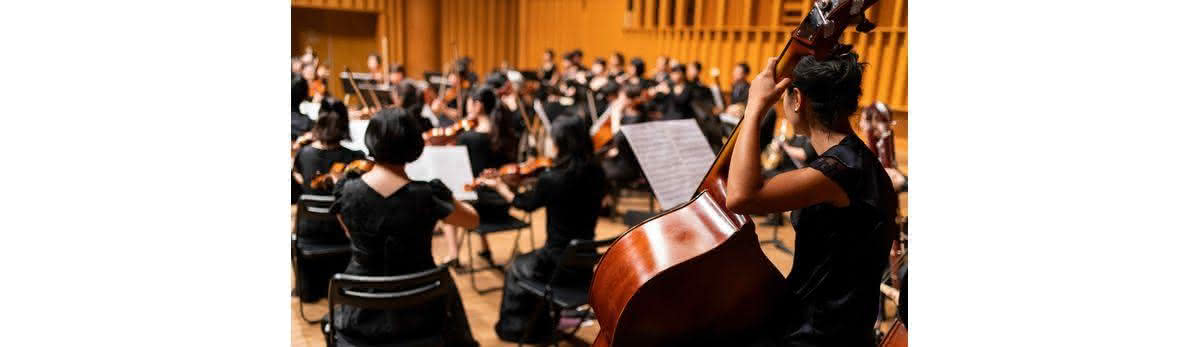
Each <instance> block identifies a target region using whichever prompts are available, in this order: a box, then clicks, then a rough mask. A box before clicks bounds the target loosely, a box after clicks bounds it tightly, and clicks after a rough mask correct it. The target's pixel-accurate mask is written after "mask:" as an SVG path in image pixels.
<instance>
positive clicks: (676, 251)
mask: <svg viewBox="0 0 1200 347" xmlns="http://www.w3.org/2000/svg"><path fill="white" fill-rule="evenodd" d="M876 2H877V0H834V1H818V2H816V3H814V5H813V9H812V10H811V11H810V12H809V14H808V16H806V17H805V19H804V21H803V22H802V23H801V24H800V26H799V27H798V28H796V29H795V30H794V31H792V33H791V37H790V39H789V40H788V42H787V44H786V45H785V46H784V49H783V52H782V53H781V54H780V59H779V63H778V64H779V65H777V66H776V72H777V73H780V72H782V73H783V74H787V73H790V72H791V71H792V68H793V67H794V66H795V65H796V63H798V62H799V60H800V58H801V57H803V56H806V55H812V56H815V57H816V58H817V59H824V58H826V57H828V56H830V55H831V53H833V49H834V47H835V46H836V44H837V41H838V38H840V37H841V36H842V35H841V34H842V31H843V30H845V29H846V27H847V26H848V25H849V24H852V23H858V26H857V29H858V30H859V31H869V30H870V29H871V28H872V25H871V24H870V23H869V22H868V21H866V18H865V16H863V11H864V10H865V9H866V8H867V7H869V6H871V5H873V4H875V3H876ZM776 78H777V79H778V78H779V77H778V76H777V77H776ZM742 125H743V124H742V122H741V121H739V122H738V127H739V128H740V127H741V126H742ZM750 126H754V125H750ZM740 133H741V132H740V131H738V130H737V129H735V130H734V133H733V134H734V135H733V136H731V137H730V139H729V141H727V142H726V143H725V146H724V147H722V149H721V151H720V153H719V154H718V155H717V157H716V160H715V161H714V162H713V164H712V166H711V167H709V170H708V172H707V173H706V174H705V176H704V178H703V179H702V180H701V182H700V185H699V187H697V188H696V191H695V193H694V194H693V197H692V200H690V201H688V202H687V203H685V204H683V205H680V206H678V207H675V208H672V209H670V210H667V211H664V212H663V213H661V214H659V215H657V216H655V217H652V218H650V219H648V220H646V221H644V222H642V223H641V224H638V225H636V226H634V227H633V228H631V229H630V230H629V231H626V232H625V233H624V234H623V235H621V236H620V237H618V239H617V240H616V241H615V242H614V243H613V244H612V246H611V247H609V249H608V251H607V252H605V254H604V256H603V257H602V258H601V259H600V262H599V264H598V265H597V268H596V270H595V275H594V276H593V277H592V283H591V288H590V290H589V291H588V304H589V305H591V307H592V309H593V310H594V311H595V312H596V320H597V322H598V323H599V325H600V331H599V333H598V334H597V336H596V340H595V342H593V344H592V346H598V347H608V346H683V345H730V344H736V343H738V342H742V341H747V340H749V339H750V338H752V337H755V336H760V335H762V333H763V328H764V327H766V326H768V322H769V320H770V318H771V317H772V316H773V315H774V314H775V310H776V307H780V306H783V303H784V302H785V301H783V299H784V298H785V295H786V294H787V293H786V292H785V291H784V288H785V282H784V278H783V275H782V274H781V273H780V272H779V270H778V269H777V268H776V267H775V266H774V265H773V264H772V263H771V261H770V260H769V259H767V257H766V255H765V254H764V253H763V251H762V249H761V248H760V247H759V243H758V235H757V234H755V226H754V223H753V221H752V220H751V219H750V216H748V215H744V214H738V213H734V212H733V211H730V210H729V209H728V208H727V207H726V205H725V202H726V188H725V187H726V183H725V182H726V178H727V176H728V173H729V164H730V161H731V159H732V156H733V147H734V146H733V144H734V143H736V141H737V139H738V134H740Z"/></svg>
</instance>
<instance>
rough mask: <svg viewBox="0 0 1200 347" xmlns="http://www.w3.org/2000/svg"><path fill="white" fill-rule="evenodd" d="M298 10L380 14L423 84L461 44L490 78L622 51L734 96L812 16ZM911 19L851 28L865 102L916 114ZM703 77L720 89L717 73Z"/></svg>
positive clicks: (472, 3) (456, 7)
mask: <svg viewBox="0 0 1200 347" xmlns="http://www.w3.org/2000/svg"><path fill="white" fill-rule="evenodd" d="M628 4H632V6H631V7H632V8H627V7H626V5H628ZM292 5H293V6H297V7H310V8H320V9H331V10H343V11H363V12H372V13H377V14H378V25H377V28H378V35H379V37H381V38H382V37H385V36H386V37H387V38H388V47H380V50H381V52H382V51H384V50H386V51H387V52H388V55H389V59H390V62H391V63H393V64H395V63H403V64H406V65H407V66H408V69H409V73H410V74H411V75H414V76H416V75H418V74H420V73H421V72H423V71H427V70H428V71H440V70H441V69H442V67H443V64H444V63H445V62H446V61H448V60H450V59H451V58H453V54H454V53H453V50H452V49H451V42H456V43H457V44H458V50H459V51H460V54H462V55H467V56H470V57H471V58H472V60H473V61H474V63H473V67H474V69H475V71H477V72H481V73H482V72H486V71H489V70H491V69H493V68H495V67H497V66H499V65H500V64H501V63H502V62H508V63H509V64H512V65H515V66H516V67H518V68H522V69H535V68H537V67H538V66H539V65H540V64H541V59H542V52H544V51H545V50H546V49H553V50H554V51H555V52H556V53H557V54H559V55H560V56H561V54H562V53H563V52H565V51H568V50H572V49H581V50H582V51H583V52H584V55H585V56H584V59H585V60H584V61H585V62H590V61H591V60H593V59H594V58H595V57H607V56H608V55H610V54H612V53H613V52H616V51H619V52H622V53H623V54H624V55H625V57H626V60H628V59H631V58H633V57H641V58H642V59H643V60H645V61H646V64H647V68H648V69H652V68H653V65H654V61H655V59H656V58H657V57H658V56H659V55H669V56H671V57H675V58H678V59H679V60H681V61H692V60H699V61H701V62H702V63H704V66H705V68H706V70H707V68H709V67H717V68H719V69H720V70H721V72H722V79H721V82H722V84H723V85H722V86H721V87H722V88H724V89H728V88H729V86H730V81H729V75H730V71H731V69H732V67H733V66H734V65H735V64H737V63H739V62H743V61H744V62H747V63H748V64H750V66H751V69H752V70H753V71H752V72H757V70H758V69H761V68H762V65H763V63H764V62H765V60H766V59H767V58H768V57H771V56H773V55H775V54H777V53H778V51H779V50H780V49H782V48H783V45H784V43H785V42H786V40H787V35H788V33H789V32H790V31H791V29H792V28H793V27H794V24H792V23H790V21H794V20H796V19H795V18H796V16H797V15H798V16H800V18H802V16H803V14H804V13H796V11H791V12H789V11H788V9H796V8H801V9H804V10H803V11H805V12H806V11H807V8H809V7H811V5H812V0H766V1H751V0H632V1H629V0H623V1H622V0H443V1H438V0H292ZM418 5H419V6H418ZM689 8H690V9H692V12H691V13H689V12H688V11H687V9H689ZM414 10H415V11H422V12H420V13H411V11H414ZM907 11H908V4H907V1H906V0H880V2H879V4H877V5H875V6H874V7H873V8H871V9H870V10H868V11H867V15H868V17H869V18H871V19H872V21H874V22H876V23H877V24H879V27H878V28H876V29H875V31H873V32H871V33H869V34H862V33H858V32H854V31H853V30H849V31H847V33H846V34H845V37H844V38H843V41H844V42H847V43H852V44H854V46H855V50H856V51H857V52H858V53H859V55H860V56H861V57H862V60H864V61H866V62H867V63H868V64H869V65H868V67H867V69H866V71H865V76H864V81H863V97H862V103H863V104H867V103H869V102H872V101H874V100H882V101H884V102H886V103H888V105H890V106H891V107H892V108H893V109H895V110H897V111H899V112H907V110H908V15H907ZM421 15H425V16H426V17H429V18H430V19H429V20H427V21H421V22H419V23H432V24H433V27H432V28H423V27H422V28H420V29H423V30H415V29H418V28H417V27H414V26H412V25H406V21H412V20H413V19H424V18H425V17H421ZM410 24H411V23H410ZM406 29H407V30H406ZM703 79H704V80H705V81H706V82H711V77H709V75H708V73H704V74H703Z"/></svg>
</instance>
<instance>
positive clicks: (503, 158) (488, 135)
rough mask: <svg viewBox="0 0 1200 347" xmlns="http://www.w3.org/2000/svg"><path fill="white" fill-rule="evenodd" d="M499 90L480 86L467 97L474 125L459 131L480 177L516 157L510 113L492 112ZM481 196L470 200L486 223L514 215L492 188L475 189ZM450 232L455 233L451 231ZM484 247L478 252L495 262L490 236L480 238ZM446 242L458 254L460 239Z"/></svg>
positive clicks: (468, 112)
mask: <svg viewBox="0 0 1200 347" xmlns="http://www.w3.org/2000/svg"><path fill="white" fill-rule="evenodd" d="M497 102H498V101H497V99H496V93H495V92H494V91H492V90H491V89H490V88H480V89H477V90H475V92H473V93H471V96H470V98H469V99H468V101H467V117H466V118H467V119H474V120H475V121H476V122H477V123H476V125H475V128H473V129H471V130H468V131H464V132H462V133H461V134H459V135H458V142H457V144H458V145H460V146H466V147H467V156H468V157H469V158H470V160H471V175H473V176H475V177H479V174H480V173H482V172H483V170H485V169H495V168H498V167H500V166H501V165H504V164H508V163H512V162H516V161H517V141H518V138H517V135H516V133H515V132H514V129H513V128H512V127H511V126H505V125H506V124H511V121H510V120H508V119H506V118H505V119H501V118H504V115H506V114H507V113H499V112H493V111H495V110H496V104H497ZM475 193H476V195H477V196H478V199H477V200H475V201H473V202H471V205H472V206H474V207H475V210H476V211H478V212H479V218H480V220H481V221H482V223H483V224H491V223H501V222H504V221H506V220H509V219H510V218H512V217H511V216H510V215H509V214H508V210H509V207H510V205H509V203H508V201H506V200H504V198H502V197H501V196H500V195H499V194H498V193H496V191H495V190H492V189H491V188H486V187H484V188H480V189H477V190H476V191H475ZM450 235H451V236H453V235H455V234H453V233H452V234H450ZM481 239H482V240H483V241H482V247H481V248H482V250H481V251H479V254H478V255H479V256H480V257H481V258H483V260H484V261H486V262H488V263H489V264H493V261H492V251H491V247H490V245H489V244H488V242H487V238H486V237H485V238H481ZM446 241H447V246H448V247H449V248H450V251H451V253H450V254H452V255H457V254H458V240H457V239H455V237H447V238H446Z"/></svg>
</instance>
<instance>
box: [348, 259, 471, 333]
mask: <svg viewBox="0 0 1200 347" xmlns="http://www.w3.org/2000/svg"><path fill="white" fill-rule="evenodd" d="M452 281H453V279H452V278H451V277H450V266H449V265H448V264H443V265H441V266H438V267H436V268H433V269H429V270H425V271H421V272H418V273H413V274H407V275H398V276H358V275H348V274H343V273H339V274H335V275H333V279H332V280H330V281H329V320H328V322H329V323H328V324H329V327H328V329H329V331H327V334H326V342H327V343H328V344H329V345H331V346H332V345H334V341H333V340H334V336H336V334H337V331H336V330H337V329H336V328H335V327H334V326H333V325H334V324H335V323H334V322H337V319H336V317H335V315H336V314H337V311H336V310H334V307H335V306H337V305H350V306H355V307H359V308H364V309H372V310H403V309H407V308H412V307H418V306H422V305H425V304H427V303H430V302H433V301H434V300H439V299H443V298H445V297H446V296H447V295H448V294H449V293H450V292H451V291H452V290H453V286H452V285H453V283H454V282H452ZM368 289H371V290H370V291H368ZM447 309H449V306H447Z"/></svg>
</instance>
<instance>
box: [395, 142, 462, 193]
mask: <svg viewBox="0 0 1200 347" xmlns="http://www.w3.org/2000/svg"><path fill="white" fill-rule="evenodd" d="M404 171H405V173H407V174H408V177H409V178H411V179H413V180H418V181H429V180H433V179H439V180H442V183H445V184H446V187H448V188H450V191H451V192H453V193H454V198H455V199H458V200H475V199H478V198H479V197H478V196H477V195H475V192H473V191H472V192H468V191H466V190H465V189H463V188H464V186H465V185H466V184H467V183H471V181H472V180H473V179H474V176H472V175H471V159H470V158H469V157H468V156H467V147H466V146H425V151H424V152H421V157H420V158H417V160H416V161H414V162H411V163H409V164H408V165H407V166H405V167H404Z"/></svg>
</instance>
